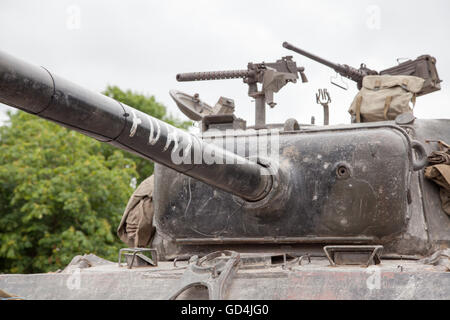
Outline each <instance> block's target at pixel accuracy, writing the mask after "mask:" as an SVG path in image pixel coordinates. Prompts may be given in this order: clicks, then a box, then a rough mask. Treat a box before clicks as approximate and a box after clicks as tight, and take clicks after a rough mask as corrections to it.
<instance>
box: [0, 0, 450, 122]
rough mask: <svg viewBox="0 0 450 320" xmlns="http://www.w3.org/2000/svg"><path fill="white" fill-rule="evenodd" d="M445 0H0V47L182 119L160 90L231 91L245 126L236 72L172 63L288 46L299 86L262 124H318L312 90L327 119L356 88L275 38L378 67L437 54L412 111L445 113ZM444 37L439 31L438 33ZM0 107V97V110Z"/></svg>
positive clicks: (448, 66) (258, 56) (240, 61)
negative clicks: (203, 78)
mask: <svg viewBox="0 0 450 320" xmlns="http://www.w3.org/2000/svg"><path fill="white" fill-rule="evenodd" d="M449 14H450V1H447V0H442V1H419V0H416V1H374V0H372V1H364V0H363V1H360V0H359V1H356V0H354V1H341V0H340V1H336V0H334V1H299V0H297V1H283V0H277V1H262V0H259V1H243V0H238V1H235V0H227V1H217V0H215V1H211V0H189V1H187V0H184V1H170V0H164V1H162V0H161V1H138V0H127V1H124V0H122V1H111V0H108V1H106V0H104V1H92V0H90V1H89V0H86V1H77V0H71V1H65V0H63V1H61V0H59V1H50V0H40V1H38V0H29V1H25V0H0V50H2V51H6V52H8V53H10V54H12V55H15V56H17V57H19V58H22V59H25V60H27V61H29V62H32V63H34V64H38V65H42V66H45V67H47V68H48V69H49V70H51V71H52V72H54V73H56V74H58V75H60V76H63V77H65V78H66V79H69V80H72V81H74V82H75V83H78V84H80V85H82V86H85V87H87V88H90V89H91V90H95V91H102V90H103V89H104V88H105V87H106V85H108V84H114V85H118V86H120V87H121V88H123V89H132V90H136V91H139V92H142V93H145V94H150V95H154V96H155V97H156V99H157V100H158V101H160V102H162V103H163V104H164V105H166V107H167V108H168V110H169V112H171V113H172V114H174V115H177V116H179V117H180V118H185V117H184V115H182V114H181V113H180V112H179V111H178V110H177V108H176V105H175V103H174V102H172V100H171V98H170V96H169V93H168V92H169V90H170V89H178V90H181V91H184V92H186V93H190V94H193V93H196V92H198V93H199V94H200V97H201V98H202V99H203V100H204V101H205V102H207V103H209V104H212V105H214V104H215V102H216V101H217V100H218V98H219V97H220V96H226V97H229V98H232V99H234V100H235V104H236V114H237V116H239V117H242V118H245V119H247V121H248V124H253V123H254V107H253V104H252V102H251V100H250V98H249V97H248V96H247V87H246V86H244V84H243V83H242V80H220V81H207V82H190V83H189V82H185V83H178V82H176V81H175V75H176V74H177V73H179V72H189V71H208V70H226V69H245V68H246V66H247V63H248V62H250V61H252V62H262V61H266V62H270V61H275V60H277V59H279V58H280V57H282V56H286V55H293V56H294V59H295V60H296V61H297V64H298V65H300V66H304V67H305V69H306V75H307V77H308V79H309V83H307V84H302V83H301V82H300V81H299V82H297V83H296V84H288V85H287V86H286V87H285V88H283V89H282V90H281V92H279V93H278V94H276V95H275V101H276V102H277V103H278V105H277V106H276V107H275V108H274V109H270V110H268V111H267V119H268V122H283V121H284V120H286V119H287V118H290V117H293V118H296V119H297V120H299V122H303V123H309V121H310V118H311V116H315V117H316V123H319V122H321V121H322V108H321V106H319V105H317V104H316V102H315V92H316V91H317V89H319V88H328V90H329V92H330V93H331V98H332V103H331V105H330V122H331V123H332V124H336V123H349V122H350V118H349V115H348V113H347V110H348V108H349V105H350V104H351V102H352V100H353V97H354V95H355V94H356V86H355V84H354V83H353V82H351V81H350V80H347V82H348V86H349V90H348V91H344V90H341V89H339V88H337V87H335V86H333V85H332V84H330V82H329V81H330V77H331V76H334V75H335V74H334V71H333V70H331V69H329V68H327V67H325V66H322V65H319V64H317V63H316V62H313V61H311V60H309V59H307V58H304V57H302V56H299V55H297V54H296V53H294V52H291V51H288V50H286V49H284V48H283V47H282V46H281V44H282V42H283V41H289V42H291V43H293V44H295V45H297V46H299V47H302V48H303V49H305V50H307V51H310V52H312V53H315V54H317V55H321V56H323V57H324V58H326V59H328V60H331V61H334V62H337V63H342V64H344V63H345V64H349V65H353V66H355V67H359V65H360V63H362V62H364V63H366V64H367V66H368V67H370V68H372V69H376V70H382V69H385V68H388V67H390V66H393V65H395V64H396V63H397V62H396V59H397V58H413V59H414V58H416V57H417V56H419V55H422V54H430V55H433V56H435V57H436V58H437V67H438V71H439V75H440V77H441V79H443V80H444V82H443V83H442V90H441V91H439V92H435V93H432V94H429V95H427V96H424V97H420V98H418V101H417V105H416V108H415V114H416V116H417V117H419V118H450V92H449V90H448V83H449V82H450V59H448V57H450V43H449V42H448V38H449V31H450V19H449ZM445 39H447V40H445ZM5 110H6V108H5V107H4V106H0V114H3V113H4V111H5Z"/></svg>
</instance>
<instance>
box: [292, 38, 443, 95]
mask: <svg viewBox="0 0 450 320" xmlns="http://www.w3.org/2000/svg"><path fill="white" fill-rule="evenodd" d="M283 47H285V48H286V49H288V50H292V51H295V52H297V53H298V54H301V55H303V56H305V57H307V58H310V59H312V60H314V61H316V62H318V63H321V64H324V65H326V66H327V67H330V68H331V69H333V70H335V71H336V72H337V73H339V74H340V75H341V76H343V77H346V78H348V79H351V80H353V81H355V82H356V84H357V87H358V90H359V89H361V88H362V82H363V79H364V77H365V76H368V75H408V76H416V77H420V78H423V79H425V83H424V85H423V87H422V90H421V91H420V92H419V93H418V94H417V96H421V95H425V94H428V93H431V92H434V91H437V90H440V89H441V85H440V83H441V82H442V81H441V80H440V79H439V76H438V73H437V69H436V58H434V57H432V56H430V55H422V56H420V57H418V58H417V59H415V60H408V61H405V62H403V63H400V64H399V65H398V66H395V67H392V68H388V69H385V70H383V71H380V72H378V71H375V70H372V69H369V68H367V66H366V65H365V64H364V63H362V64H361V66H360V67H359V69H356V68H354V67H351V66H349V65H346V64H337V63H333V62H330V61H328V60H325V59H323V58H321V57H319V56H316V55H314V54H312V53H309V52H307V51H305V50H303V49H300V48H298V47H296V46H294V45H292V44H290V43H289V42H283ZM333 84H334V83H333Z"/></svg>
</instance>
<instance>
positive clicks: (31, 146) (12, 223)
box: [0, 86, 189, 273]
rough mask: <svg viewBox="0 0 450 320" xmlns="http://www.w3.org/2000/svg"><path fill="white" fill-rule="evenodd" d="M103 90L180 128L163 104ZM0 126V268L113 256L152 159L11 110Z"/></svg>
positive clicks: (40, 267) (37, 268)
mask: <svg viewBox="0 0 450 320" xmlns="http://www.w3.org/2000/svg"><path fill="white" fill-rule="evenodd" d="M105 94H107V95H108V96H111V97H113V98H115V99H117V100H120V101H121V102H124V103H126V104H128V105H129V106H132V107H135V108H137V109H139V110H141V111H144V112H146V113H149V114H151V115H153V116H156V117H158V118H161V119H163V120H165V121H169V122H171V123H172V124H175V125H177V126H181V127H185V128H186V127H187V126H188V125H189V123H188V122H180V121H177V120H175V119H173V118H172V117H170V116H166V114H165V113H166V112H165V108H164V106H163V105H161V104H159V103H157V102H156V101H155V99H154V97H146V96H144V95H141V94H135V93H133V92H131V91H126V92H124V91H122V90H120V89H119V88H118V87H113V86H111V87H108V88H107V90H106V92H105ZM9 117H10V120H9V123H8V124H7V125H5V126H3V127H0V154H1V157H0V273H1V272H3V273H32V272H48V271H55V270H57V269H61V268H63V267H64V266H66V265H67V264H68V263H69V262H70V261H71V259H72V258H73V257H74V256H75V255H78V254H84V253H94V254H96V255H98V256H100V257H103V258H106V259H109V260H116V259H117V253H118V249H119V248H121V247H123V244H122V243H121V242H120V240H119V239H118V237H117V235H116V229H117V226H118V225H119V222H120V219H121V216H122V213H123V210H124V208H125V205H126V203H127V201H128V198H129V196H130V195H131V193H132V191H133V189H132V187H131V186H130V182H131V181H132V179H133V178H138V181H140V180H142V179H144V178H146V177H147V176H149V175H150V174H152V173H153V164H152V163H150V162H149V161H147V160H143V159H140V158H138V157H136V156H134V155H131V154H129V153H127V152H125V151H121V150H118V149H115V148H113V147H111V146H109V145H107V144H103V143H100V142H98V141H96V140H94V139H91V138H88V137H86V136H83V135H81V134H79V133H76V132H74V131H71V130H68V129H65V128H63V127H61V126H59V125H56V124H54V123H52V122H49V121H46V120H43V119H39V118H37V117H35V116H32V115H29V114H26V113H23V112H17V113H14V114H13V113H10V114H9Z"/></svg>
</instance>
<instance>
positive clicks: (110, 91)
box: [103, 86, 192, 184]
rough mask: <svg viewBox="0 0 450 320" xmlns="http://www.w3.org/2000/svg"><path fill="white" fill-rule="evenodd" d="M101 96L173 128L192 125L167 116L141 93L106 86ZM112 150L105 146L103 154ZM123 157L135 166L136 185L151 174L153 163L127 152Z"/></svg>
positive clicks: (160, 105)
mask: <svg viewBox="0 0 450 320" xmlns="http://www.w3.org/2000/svg"><path fill="white" fill-rule="evenodd" d="M103 94H104V95H107V96H108V97H111V98H113V99H115V100H117V101H120V102H122V103H125V104H126V105H128V106H130V107H133V108H135V109H137V110H139V111H142V112H144V113H147V114H149V115H152V116H153V117H155V118H158V119H161V120H163V121H165V122H167V123H170V124H171V125H173V126H175V127H178V128H182V129H188V128H189V126H191V125H192V122H191V121H181V120H179V119H177V118H175V117H173V116H172V115H170V114H169V115H167V114H166V108H165V107H164V105H162V104H161V103H158V102H157V101H156V99H155V97H154V96H146V95H143V94H141V93H137V92H133V91H131V90H126V91H123V90H121V89H120V88H119V87H117V86H108V87H107V88H106V90H105V91H104V92H103ZM112 149H113V147H111V146H108V145H105V147H104V153H105V154H109V153H111V152H112ZM124 156H125V157H126V158H128V159H131V160H132V161H133V162H134V163H135V164H136V170H137V172H138V177H137V183H138V184H139V183H141V182H142V180H144V179H145V178H147V177H149V176H150V175H151V174H152V173H153V168H154V165H153V162H150V161H148V160H145V159H142V158H140V157H138V156H136V155H133V154H131V153H127V152H124Z"/></svg>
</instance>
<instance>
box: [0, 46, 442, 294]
mask: <svg viewBox="0 0 450 320" xmlns="http://www.w3.org/2000/svg"><path fill="white" fill-rule="evenodd" d="M284 46H285V47H288V46H287V45H286V44H284ZM294 48H295V47H294ZM313 57H315V56H313ZM323 61H326V60H323ZM338 66H341V65H338ZM345 66H346V65H345ZM346 67H348V66H346ZM349 68H350V67H348V68H347V69H345V70H347V71H348V70H350V69H349ZM353 69H354V68H353ZM353 69H351V70H353ZM354 70H356V69H354ZM368 70H369V69H368ZM360 73H361V72H360ZM360 73H358V75H360ZM371 74H373V73H371ZM233 78H241V79H243V80H244V83H246V84H247V85H248V89H249V91H248V92H249V96H250V97H252V98H254V99H255V125H254V126H251V127H248V126H247V125H246V121H245V120H243V119H239V118H237V117H236V116H235V115H234V101H233V100H231V99H228V98H225V97H221V98H220V99H219V101H218V103H217V104H216V105H215V106H214V107H212V106H209V105H208V104H206V103H205V102H203V101H201V100H200V98H199V95H189V94H185V93H182V92H179V91H175V90H172V91H171V96H172V97H173V99H174V100H175V102H176V103H177V105H178V106H179V107H180V110H181V111H183V112H184V113H185V114H186V115H187V116H188V117H190V118H191V119H192V120H194V121H199V123H200V124H201V125H200V128H201V132H200V133H198V134H192V133H188V132H186V131H183V130H180V129H178V128H175V127H173V126H171V125H169V124H167V123H165V122H162V121H160V120H158V119H156V118H153V117H152V116H150V115H148V114H144V113H142V112H140V111H138V110H136V109H134V108H132V107H130V106H127V105H125V104H123V103H120V102H118V101H115V100H113V99H111V98H109V97H106V96H104V95H101V94H99V93H95V92H91V91H89V90H87V89H84V88H82V87H80V86H78V85H76V84H73V83H71V82H69V81H67V80H64V79H63V78H61V77H59V76H57V75H55V74H53V73H52V72H50V71H49V70H47V69H45V68H43V67H36V66H33V65H30V64H28V63H26V62H23V61H21V60H19V59H16V58H14V57H12V56H10V55H8V54H6V53H0V102H2V103H4V104H7V105H9V106H12V107H15V108H18V109H20V110H23V111H25V112H28V113H31V114H34V115H36V116H39V117H42V118H44V119H47V120H49V121H53V122H55V123H58V124H60V125H62V126H64V127H67V128H69V129H72V130H75V131H78V132H80V133H82V134H85V135H87V136H89V137H92V138H94V139H97V140H99V141H101V142H104V143H108V144H111V145H113V146H115V147H117V148H120V149H123V150H126V151H129V152H131V153H134V154H137V155H139V156H141V157H143V158H145V159H148V160H150V161H154V162H155V163H156V165H155V172H154V176H155V187H154V195H153V200H154V205H155V215H154V225H155V226H156V236H155V238H154V240H153V242H152V247H151V248H128V249H126V248H125V249H123V251H121V252H120V253H119V263H118V264H117V263H113V262H110V261H105V260H102V259H99V258H97V257H95V256H92V255H89V256H86V255H85V256H79V257H76V258H74V260H73V261H72V263H71V264H70V265H69V266H68V267H67V268H66V269H65V270H64V271H63V272H60V273H55V274H36V275H0V288H2V289H4V290H5V291H8V292H12V293H14V294H16V295H19V296H21V297H24V298H26V299H36V298H38V299H176V298H179V299H180V298H210V299H411V298H415V299H449V298H450V273H449V272H448V271H449V270H450V265H449V259H448V256H449V254H448V250H449V249H448V247H449V244H450V232H449V231H450V217H449V216H448V215H447V214H446V213H445V212H444V211H443V209H442V207H441V203H440V198H439V188H438V186H436V185H435V184H434V183H432V182H431V181H429V180H427V179H425V178H424V168H425V166H426V165H427V155H429V154H430V153H431V152H432V151H437V150H438V148H439V145H438V143H437V142H431V143H426V140H431V141H438V140H441V141H450V129H449V128H450V120H448V119H440V120H421V119H415V118H414V117H413V118H408V117H405V116H404V115H402V116H399V117H397V119H395V120H393V121H381V122H371V123H352V124H348V125H335V126H330V125H324V126H320V125H313V124H299V123H298V122H297V121H296V120H295V119H287V120H286V121H285V122H284V123H281V124H271V123H266V117H265V108H266V107H267V106H269V107H271V108H273V107H275V106H276V103H275V102H274V93H277V92H279V90H280V89H281V88H282V87H283V86H285V85H287V84H288V83H296V82H297V80H298V79H301V81H302V82H306V81H307V78H306V75H305V68H304V67H298V66H297V65H296V63H295V62H294V60H293V58H292V57H291V56H287V57H283V58H281V59H280V60H277V61H276V62H273V63H265V62H263V63H249V64H248V66H247V70H245V69H244V70H231V71H218V72H200V73H186V74H179V75H177V77H176V79H177V80H178V81H196V80H215V79H233ZM360 80H361V79H360V78H358V79H356V80H355V81H358V82H359V84H358V85H359V86H360V85H361V81H360ZM258 85H259V86H260V89H259V87H258ZM317 101H319V98H317ZM324 107H325V106H324ZM327 108H328V105H327ZM327 110H328V109H327ZM126 251H128V252H131V256H132V262H131V263H130V262H129V263H128V264H124V263H122V255H123V254H124V252H126ZM145 251H149V252H151V253H152V255H151V259H150V260H149V263H148V264H145V263H144V266H139V267H138V266H137V265H138V262H137V261H138V260H139V258H136V257H141V260H146V259H145V257H143V256H142V253H143V252H145ZM135 259H136V263H135V264H134V261H135ZM141 262H142V261H141ZM144 262H145V261H144ZM127 266H128V267H127ZM74 288H75V289H76V290H74ZM94 289H95V290H94Z"/></svg>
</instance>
